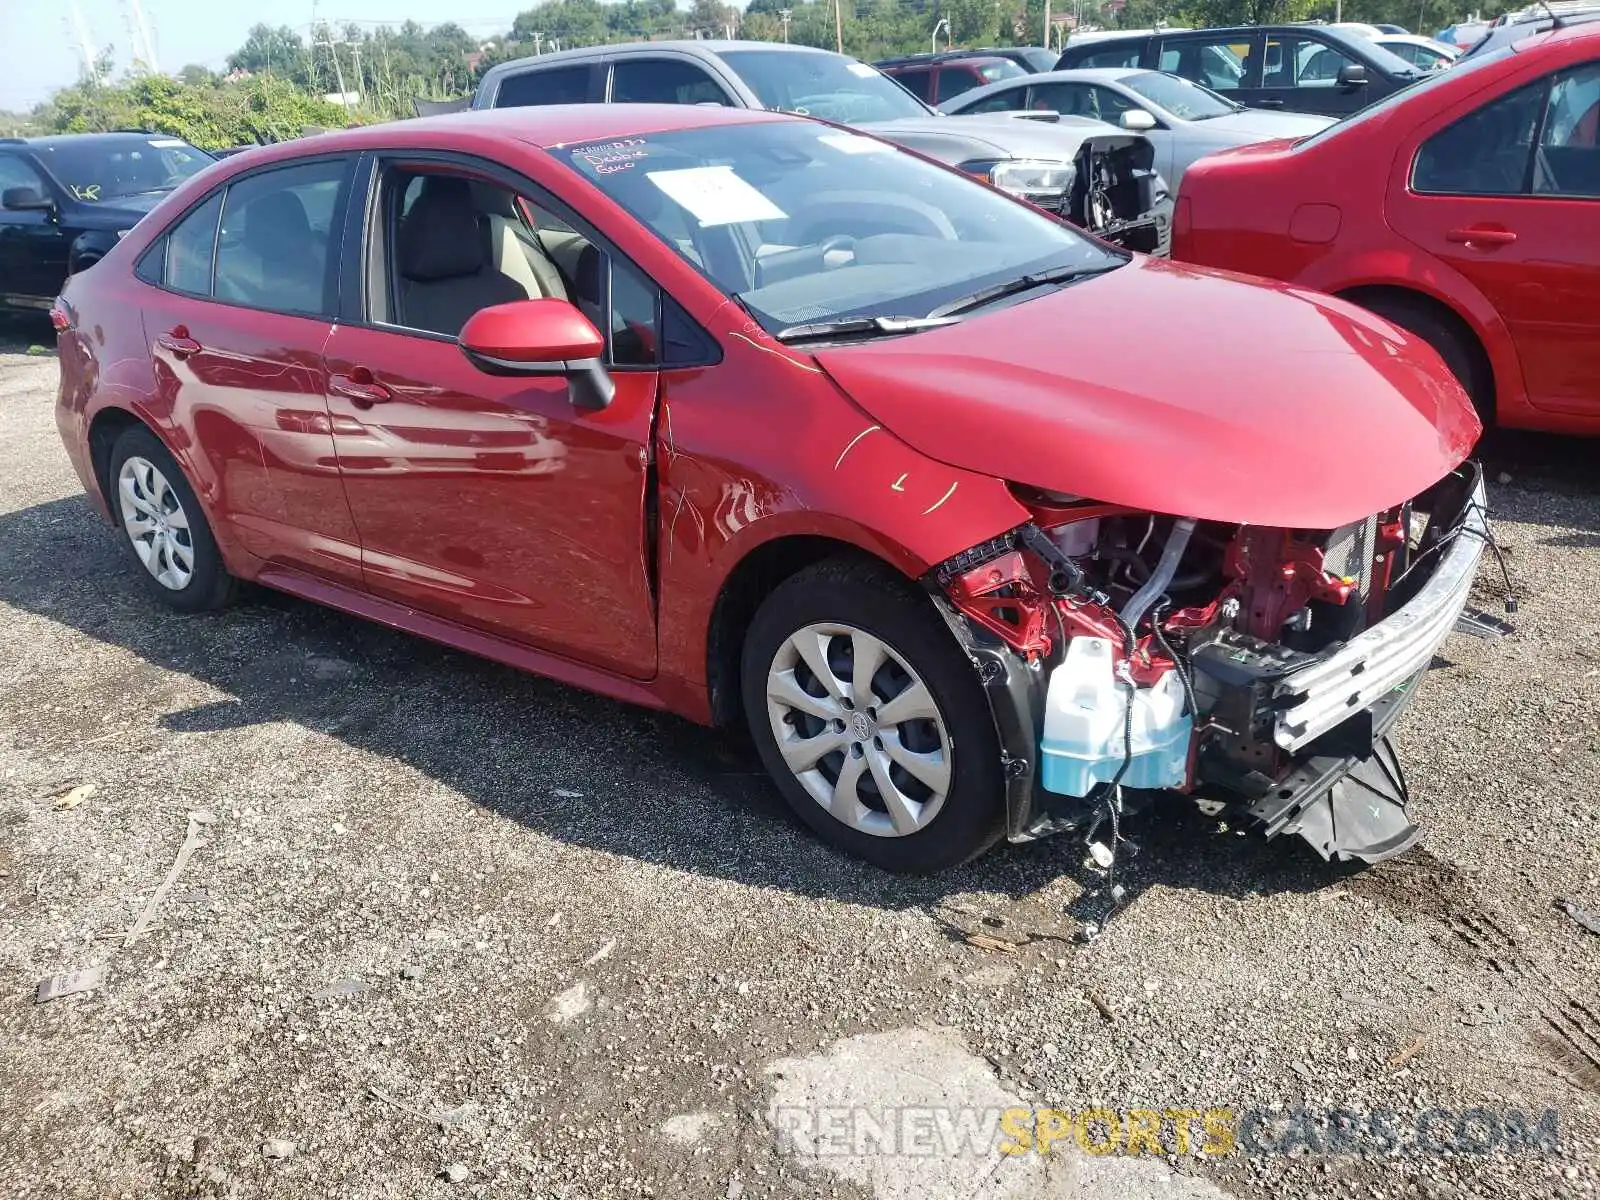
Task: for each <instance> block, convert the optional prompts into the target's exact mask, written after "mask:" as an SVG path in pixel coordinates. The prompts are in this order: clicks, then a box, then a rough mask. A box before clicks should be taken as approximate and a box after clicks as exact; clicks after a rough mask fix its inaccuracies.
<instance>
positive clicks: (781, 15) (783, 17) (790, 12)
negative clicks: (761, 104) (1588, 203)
mask: <svg viewBox="0 0 1600 1200" xmlns="http://www.w3.org/2000/svg"><path fill="white" fill-rule="evenodd" d="M792 16H794V9H792V8H780V9H779V10H778V19H779V20H780V21H782V22H783V40H784V41H786V42H787V41H788V40H789V18H790V17H792ZM1421 27H1422V22H1421V21H1418V22H1417V28H1419V29H1420V28H1421Z"/></svg>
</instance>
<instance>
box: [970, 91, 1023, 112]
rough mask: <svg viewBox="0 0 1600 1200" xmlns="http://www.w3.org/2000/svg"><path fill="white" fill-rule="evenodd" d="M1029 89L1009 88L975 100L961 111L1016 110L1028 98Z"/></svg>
mask: <svg viewBox="0 0 1600 1200" xmlns="http://www.w3.org/2000/svg"><path fill="white" fill-rule="evenodd" d="M1027 95H1028V89H1027V88H1025V87H1014V88H1007V89H1006V90H1005V91H1003V92H997V93H996V94H995V95H993V96H986V97H985V98H984V99H982V100H977V101H974V102H973V103H971V104H969V105H967V106H966V107H965V108H963V109H962V110H961V111H962V112H964V113H991V112H1015V111H1016V110H1018V109H1020V108H1021V107H1022V102H1023V101H1024V100H1025V99H1027Z"/></svg>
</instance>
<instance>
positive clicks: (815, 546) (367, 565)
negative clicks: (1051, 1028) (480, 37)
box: [52, 104, 1487, 871]
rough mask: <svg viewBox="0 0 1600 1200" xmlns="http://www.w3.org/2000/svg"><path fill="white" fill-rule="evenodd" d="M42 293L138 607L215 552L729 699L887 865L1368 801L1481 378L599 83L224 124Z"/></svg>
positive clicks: (1390, 794)
mask: <svg viewBox="0 0 1600 1200" xmlns="http://www.w3.org/2000/svg"><path fill="white" fill-rule="evenodd" d="M1197 312H1198V313H1204V314H1206V315H1207V320H1206V321H1205V322H1201V321H1197V320H1195V314H1196V313H1197ZM52 316H53V319H54V321H55V324H56V326H57V328H58V329H59V330H60V336H59V355H60V360H61V391H60V398H59V404H58V407H57V411H56V418H57V424H58V425H59V427H60V430H61V434H62V437H63V439H64V441H65V443H66V447H67V451H68V454H69V455H70V457H71V459H72V463H73V465H74V467H75V468H76V469H77V472H78V475H79V477H80V478H81V480H82V481H83V485H84V487H85V489H86V490H87V491H88V493H89V495H90V497H91V498H92V499H93V500H94V502H95V503H96V504H97V506H98V507H99V508H100V510H101V513H102V515H103V516H105V517H106V518H107V519H108V520H109V521H110V522H111V523H112V524H113V526H114V527H115V528H116V529H117V536H118V539H119V541H120V542H121V544H122V547H123V549H124V552H125V555H126V561H127V563H128V565H129V567H130V569H131V571H132V572H133V573H134V574H135V575H137V577H138V578H139V580H140V581H141V582H142V584H143V586H144V587H145V588H147V589H148V591H149V592H150V594H151V595H152V596H154V597H156V598H157V599H159V600H160V601H162V602H164V603H166V604H168V605H171V606H173V607H176V608H179V609H182V610H187V611H196V610H200V609H206V608H212V607H216V606H218V605H221V604H223V603H225V602H227V601H228V600H229V598H230V597H231V596H233V594H234V592H235V588H236V584H237V583H238V582H239V581H241V580H248V581H253V582H256V583H258V584H262V585H266V586H270V587H273V588H278V589H280V590H282V591H285V592H289V593H292V594H294V595H298V596H302V597H305V598H307V599H309V600H313V601H316V602H318V603H322V604H328V605H332V606H334V607H336V608H341V609H344V610H346V611H348V612H351V613H355V614H358V615H360V616H364V617H367V618H371V619H374V620H378V621H382V622H385V623H386V624H389V625H392V626H395V627H397V628H400V629H405V630H409V631H411V632H413V633H416V634H419V635H421V636H424V637H429V638H433V639H436V640H438V641H440V642H444V643H447V644H449V645H452V646H457V647H460V648H462V649H465V650H468V651H471V652H473V653H477V654H481V655H485V656H487V657H489V658H493V659H496V660H499V661H501V662H505V663H509V664H512V665H514V666H517V667H521V668H523V669H526V670H530V671H535V672H538V673H540V674H544V675H548V676H551V677H553V678H555V679H558V680H562V681H564V682H567V683H570V684H575V685H577V686H581V687H585V688H589V689H592V690H595V691H598V692H602V693H605V694H607V695H611V696H615V697H617V698H619V699H622V700H627V701H631V702H633V703H636V704H642V705H648V706H651V707H654V708H660V709H668V710H671V711H673V712H676V713H680V714H682V715H683V716H685V717H687V718H689V719H691V720H696V721H702V722H708V723H717V724H724V725H740V726H744V727H746V728H748V730H749V732H750V734H751V736H752V737H753V739H754V741H755V744H756V747H757V749H758V750H759V752H760V754H761V756H762V759H763V761H764V762H765V764H766V766H767V768H768V770H769V771H770V772H771V774H772V776H773V779H774V780H775V781H776V783H777V785H778V787H779V789H780V790H781V791H782V793H783V795H784V797H785V799H786V800H787V801H788V802H789V804H790V805H791V806H792V807H793V809H794V811H795V812H796V813H797V814H798V815H799V816H800V817H801V818H802V819H803V820H804V821H805V822H806V823H807V824H809V825H810V826H811V827H812V828H813V829H815V830H817V831H818V832H819V833H820V834H822V835H823V836H824V837H826V838H828V839H829V840H830V841H832V842H834V843H836V844H837V845H839V846H841V847H843V848H845V849H847V850H849V851H851V852H853V853H855V854H857V855H860V856H861V857H863V858H866V859H869V860H871V861H872V862H875V863H878V864H880V865H882V866H885V867H889V868H894V869H901V870H923V871H926V870H933V869H936V868H940V867H945V866H949V865H951V864H954V863H959V862H961V861H963V860H965V859H967V858H969V857H971V856H972V855H974V854H976V853H978V852H980V851H982V850H983V849H984V848H986V847H987V846H989V845H990V844H992V843H993V842H995V841H996V840H998V839H999V838H1001V837H1003V836H1009V837H1010V838H1012V839H1014V840H1019V841H1020V840H1027V839H1029V838H1033V837H1038V836H1041V835H1043V834H1046V833H1052V832H1058V831H1061V830H1064V829H1071V828H1075V827H1082V826H1087V825H1091V824H1096V823H1098V821H1099V819H1100V818H1101V817H1103V816H1108V817H1111V818H1112V820H1111V821H1109V822H1107V827H1108V828H1110V829H1115V828H1116V820H1115V818H1116V817H1117V816H1118V815H1119V814H1120V813H1122V812H1123V811H1125V806H1127V808H1131V807H1133V806H1134V805H1135V804H1137V803H1139V802H1141V800H1142V799H1144V800H1147V799H1149V798H1150V797H1152V796H1153V795H1155V794H1156V793H1157V792H1159V791H1161V790H1164V789H1172V790H1177V791H1180V792H1188V793H1190V794H1191V795H1193V796H1194V798H1195V799H1196V800H1197V801H1200V802H1201V804H1202V807H1203V808H1204V809H1205V811H1208V812H1213V813H1215V812H1220V811H1225V810H1231V811H1233V812H1234V813H1235V815H1236V817H1237V818H1238V819H1241V820H1247V821H1251V822H1254V823H1257V824H1259V826H1260V827H1261V828H1262V829H1263V830H1264V831H1265V832H1266V833H1267V834H1269V835H1275V834H1278V833H1298V834H1299V835H1300V836H1302V837H1303V838H1305V839H1306V840H1307V841H1309V842H1310V843H1311V844H1312V845H1313V846H1314V847H1315V848H1316V850H1317V851H1318V853H1320V854H1322V855H1323V856H1324V857H1335V856H1337V857H1356V858H1363V859H1368V860H1374V859H1378V858H1383V857H1386V856H1388V855H1390V854H1394V853H1397V852H1398V851H1400V850H1403V849H1404V848H1405V847H1406V846H1408V845H1409V844H1410V843H1411V842H1412V841H1413V840H1414V839H1415V838H1416V836H1417V829H1416V827H1415V826H1414V825H1413V824H1412V823H1411V822H1410V821H1409V819H1408V818H1407V816H1406V810H1405V788H1404V782H1403V775H1402V773H1401V772H1400V770H1399V767H1398V765H1397V764H1396V762H1395V759H1394V755H1393V751H1392V749H1391V748H1390V747H1389V743H1388V741H1387V737H1386V734H1387V731H1388V730H1389V728H1390V726H1391V725H1392V724H1393V722H1394V721H1395V719H1396V718H1397V717H1398V716H1399V715H1400V713H1401V711H1402V710H1403V709H1404V707H1405V705H1406V702H1407V701H1408V700H1409V699H1410V697H1411V695H1412V693H1413V691H1414V690H1415V689H1414V686H1413V685H1414V684H1415V683H1416V682H1417V680H1418V679H1420V677H1421V675H1422V674H1423V672H1424V671H1425V670H1426V668H1427V665H1428V663H1429V661H1430V660H1431V658H1432V656H1433V653H1434V650H1435V648H1436V647H1437V646H1438V645H1439V643H1440V642H1442V641H1443V639H1444V638H1445V637H1446V635H1447V634H1448V633H1449V631H1450V629H1451V627H1452V625H1453V623H1454V620H1455V618H1456V616H1457V615H1458V614H1459V613H1460V612H1461V610H1462V607H1463V605H1464V604H1465V603H1466V599H1467V594H1468V590H1469V588H1470V586H1471V583H1472V579H1473V575H1474V571H1475V568H1476V566H1477V563H1478V559H1479V556H1480V554H1481V553H1482V551H1483V548H1484V544H1485V538H1486V537H1487V527H1486V525H1485V524H1484V521H1483V503H1484V501H1483V488H1482V479H1481V472H1480V471H1479V470H1478V469H1477V468H1476V467H1475V466H1474V465H1472V464H1468V463H1465V462H1464V459H1465V458H1466V455H1467V452H1468V451H1469V449H1470V448H1471V445H1472V443H1473V442H1474V440H1476V438H1477V435H1478V433H1479V425H1478V421H1477V419H1476V418H1475V416H1474V415H1473V412H1472V409H1471V407H1470V405H1469V404H1468V403H1467V397H1466V395H1465V394H1464V393H1463V391H1462V390H1461V388H1460V387H1459V386H1458V385H1457V384H1456V382H1455V380H1453V379H1451V378H1450V376H1449V374H1448V373H1447V372H1446V371H1445V370H1444V369H1443V367H1442V366H1441V365H1440V364H1439V362H1438V360H1437V358H1436V356H1434V355H1433V354H1431V353H1426V354H1421V355H1418V354H1415V353H1412V352H1411V351H1410V350H1409V349H1408V348H1407V347H1406V346H1405V345H1404V344H1402V343H1401V342H1400V341H1398V340H1397V335H1396V333H1395V331H1394V330H1393V329H1392V328H1391V327H1390V326H1388V325H1387V324H1386V323H1384V322H1382V321H1379V320H1376V319H1375V318H1373V317H1371V316H1369V315H1368V314H1366V313H1363V312H1360V311H1359V310H1357V309H1354V308H1351V307H1350V306H1349V305H1345V304H1340V303H1337V302H1335V301H1330V300H1328V299H1327V298H1326V297H1321V296H1315V295H1311V294H1309V293H1305V292H1302V291H1298V290H1296V289H1290V288H1286V287H1283V286H1281V285H1271V284H1257V283H1249V282H1240V281H1239V280H1237V279H1233V278H1230V277H1227V276H1226V275H1224V274H1222V273H1219V272H1212V271H1206V270H1202V269H1198V268H1194V267H1188V266H1183V265H1181V264H1173V263H1168V262H1165V261H1162V260H1156V259H1149V258H1143V257H1140V256H1136V255H1133V254H1130V253H1128V252H1126V251H1123V250H1119V249H1117V248H1115V247H1112V246H1109V245H1106V244H1105V243H1102V242H1098V241H1095V240H1094V239H1092V238H1090V237H1088V236H1086V235H1085V234H1083V233H1081V232H1079V231H1077V230H1076V229H1074V228H1072V227H1071V226H1069V225H1068V224H1066V223H1065V222H1063V221H1060V220H1057V219H1055V218H1053V217H1051V216H1049V215H1048V214H1046V213H1044V212H1042V211H1040V210H1039V209H1036V208H1034V207H1032V206H1031V205H1028V204H1026V203H1024V202H1022V201H1020V200H1017V199H1015V198H1013V197H1011V196H1009V195H1007V194H1005V193H1003V192H1001V191H999V190H997V189H995V188H992V187H990V186H988V185H987V184H985V183H982V182H980V181H978V180H976V179H974V178H972V177H971V176H970V175H968V174H966V173H964V172H961V171H957V170H954V169H952V168H948V167H945V166H942V165H940V164H937V163H933V162H931V161H929V160H927V159H925V158H921V157H919V156H917V155H914V154H911V153H909V152H907V151H905V150H902V149H899V148H898V147H895V146H893V145H891V144H889V143H887V142H883V141H879V140H878V139H876V138H872V137H868V136H864V135H862V134H860V133H854V132H851V131H849V130H845V129H842V128H840V127H838V126H835V125H828V124H825V123H822V122H818V121H812V120H808V119H803V118H800V117H796V116H790V115H782V114H777V113H770V112H763V111H750V110H742V109H734V108H726V107H720V106H716V107H713V106H693V105H642V104H615V105H580V106H571V107H561V106H554V107H541V108H511V109H504V110H499V111H495V112H474V113H463V114H458V115H455V116H445V117H433V118H427V119H424V120H418V121H407V122H401V123H396V124H391V125H382V126H374V127H371V128H367V129H361V130H354V131H347V132H341V133H334V134H327V135H323V136H319V137H311V138H304V139H300V140H298V141H294V142H290V143H285V144H282V145H276V146H270V147H264V148H262V149H260V150H256V151H252V152H251V153H250V154H247V155H240V156H237V157H234V158H230V159H227V160H225V161H224V162H222V163H220V164H218V165H216V166H214V167H212V168H210V169H208V170H207V171H206V172H205V173H204V174H203V175H201V176H199V177H197V178H195V179H193V180H191V181H189V182H188V183H187V184H185V185H184V186H183V187H181V188H180V189H178V190H177V191H176V192H175V193H174V194H173V195H172V196H171V197H170V198H169V199H167V200H166V201H164V202H163V203H162V204H161V205H160V206H158V207H157V208H156V209H155V210H154V211H153V212H152V213H151V214H150V215H149V216H148V217H147V218H146V219H144V220H142V221H140V222H139V224H138V225H136V226H135V227H134V228H133V229H132V230H131V231H130V232H129V233H128V235H127V236H126V237H125V238H122V239H121V240H120V241H119V242H117V244H116V245H115V246H114V247H113V248H112V249H111V251H110V252H109V253H108V254H107V255H106V257H105V259H104V260H103V261H101V262H100V263H99V264H97V265H96V266H94V267H92V268H90V269H89V270H86V271H84V272H82V273H80V274H77V275H74V276H72V277H71V279H69V280H68V282H67V285H66V288H65V290H64V292H63V294H62V295H61V297H60V298H59V299H58V300H57V301H56V304H55V306H54V309H53V313H52ZM1151 330H1159V331H1160V333H1161V336H1160V337H1159V338H1154V337H1152V336H1151V334H1150V331H1151ZM528 735H529V736H530V737H537V736H538V731H537V730H535V729H530V730H529V731H528ZM616 752H617V753H619V754H622V753H627V752H628V748H627V747H625V746H619V747H617V748H616ZM594 819H595V820H597V821H617V820H630V819H632V814H631V813H630V812H629V810H628V805H627V804H626V801H625V798H622V797H618V798H617V801H616V803H615V805H613V806H611V807H610V808H608V809H606V810H604V811H602V810H600V809H597V810H596V811H595V813H594ZM707 835H708V836H711V837H715V836H718V835H717V834H716V832H715V831H708V834H707ZM1110 840H1111V844H1112V846H1113V847H1114V846H1115V844H1116V839H1115V837H1114V836H1111V838H1110Z"/></svg>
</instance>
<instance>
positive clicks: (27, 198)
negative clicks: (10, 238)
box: [0, 187, 55, 212]
mask: <svg viewBox="0 0 1600 1200" xmlns="http://www.w3.org/2000/svg"><path fill="white" fill-rule="evenodd" d="M54 207H55V201H53V200H50V199H47V198H46V197H45V196H43V195H42V194H41V193H40V191H39V189H38V188H31V187H12V188H7V189H6V190H5V191H4V192H0V208H9V209H12V210H13V211H17V212H28V211H35V212H37V211H40V210H43V209H50V208H54Z"/></svg>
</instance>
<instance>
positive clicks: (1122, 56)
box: [1063, 42, 1166, 70]
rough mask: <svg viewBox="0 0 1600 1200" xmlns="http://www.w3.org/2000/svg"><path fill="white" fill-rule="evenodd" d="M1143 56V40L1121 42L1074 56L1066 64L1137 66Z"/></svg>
mask: <svg viewBox="0 0 1600 1200" xmlns="http://www.w3.org/2000/svg"><path fill="white" fill-rule="evenodd" d="M1143 57H1144V43H1143V42H1119V43H1117V44H1116V45H1115V46H1107V47H1106V48H1105V49H1104V50H1091V51H1089V52H1088V53H1087V54H1083V55H1079V56H1074V58H1073V60H1072V62H1071V63H1069V64H1065V66H1073V67H1137V66H1138V65H1139V60H1140V59H1141V58H1143ZM1063 69H1065V67H1063ZM1165 69H1166V68H1165V67H1163V68H1162V70H1165Z"/></svg>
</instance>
